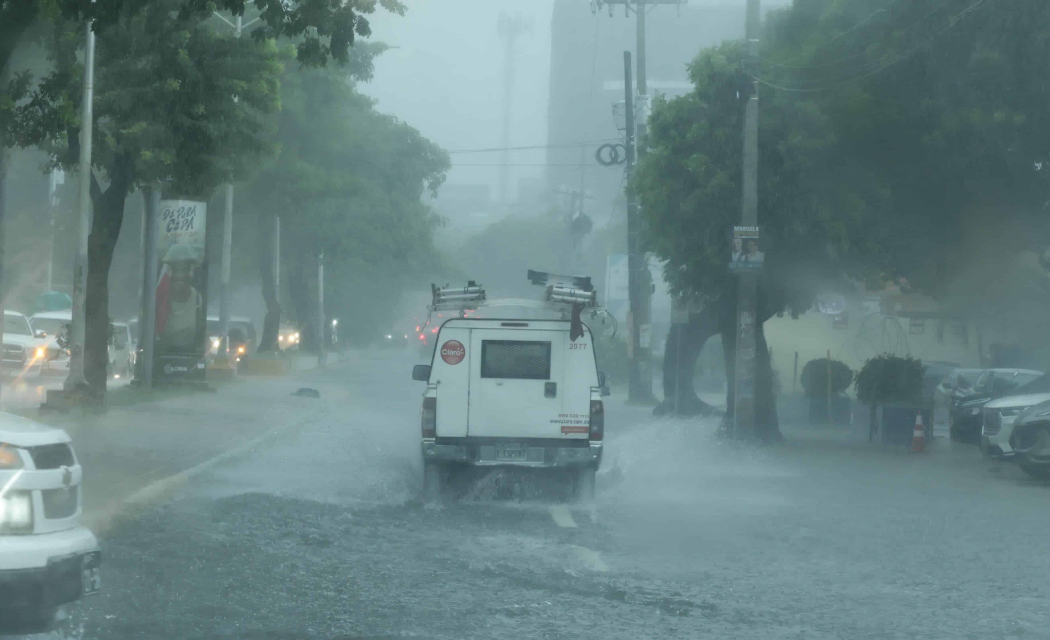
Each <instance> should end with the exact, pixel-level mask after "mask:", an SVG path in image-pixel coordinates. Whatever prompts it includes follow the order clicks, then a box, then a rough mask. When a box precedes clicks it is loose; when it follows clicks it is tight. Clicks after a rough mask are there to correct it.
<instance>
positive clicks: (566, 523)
mask: <svg viewBox="0 0 1050 640" xmlns="http://www.w3.org/2000/svg"><path fill="white" fill-rule="evenodd" d="M548 511H550V514H551V517H552V518H554V523H555V524H557V525H558V526H559V527H564V528H566V529H575V528H576V521H575V520H573V519H572V514H571V513H570V512H569V509H568V508H567V507H566V506H565V505H562V504H556V505H552V506H551V508H550V509H548Z"/></svg>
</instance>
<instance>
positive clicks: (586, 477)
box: [573, 467, 598, 502]
mask: <svg viewBox="0 0 1050 640" xmlns="http://www.w3.org/2000/svg"><path fill="white" fill-rule="evenodd" d="M597 471H598V470H597V469H595V468H594V467H586V468H584V469H578V470H577V471H576V478H575V482H573V498H575V499H576V501H577V502H585V501H587V500H593V499H594V476H595V474H596V473H597Z"/></svg>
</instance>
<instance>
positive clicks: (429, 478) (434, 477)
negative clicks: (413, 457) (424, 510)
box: [423, 462, 448, 502]
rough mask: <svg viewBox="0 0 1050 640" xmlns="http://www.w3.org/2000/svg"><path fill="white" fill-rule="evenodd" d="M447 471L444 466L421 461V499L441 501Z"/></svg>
mask: <svg viewBox="0 0 1050 640" xmlns="http://www.w3.org/2000/svg"><path fill="white" fill-rule="evenodd" d="M447 479H448V471H447V470H446V469H445V467H444V466H442V465H439V464H435V463H432V462H424V463H423V500H425V501H426V502H441V500H442V498H443V497H444V493H445V484H446V483H447Z"/></svg>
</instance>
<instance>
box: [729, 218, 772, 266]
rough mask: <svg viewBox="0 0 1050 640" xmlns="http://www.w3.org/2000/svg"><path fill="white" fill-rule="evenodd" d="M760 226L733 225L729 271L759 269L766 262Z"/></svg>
mask: <svg viewBox="0 0 1050 640" xmlns="http://www.w3.org/2000/svg"><path fill="white" fill-rule="evenodd" d="M765 261H766V254H765V253H763V252H762V245H761V238H760V237H759V232H758V227H733V240H732V245H731V246H730V258H729V272H730V273H746V272H749V271H758V270H760V269H761V268H762V265H763V264H765Z"/></svg>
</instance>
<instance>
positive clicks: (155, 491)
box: [83, 409, 324, 534]
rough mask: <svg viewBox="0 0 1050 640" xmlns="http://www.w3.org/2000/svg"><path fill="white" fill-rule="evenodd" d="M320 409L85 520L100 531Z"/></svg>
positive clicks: (147, 487)
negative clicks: (137, 508)
mask: <svg viewBox="0 0 1050 640" xmlns="http://www.w3.org/2000/svg"><path fill="white" fill-rule="evenodd" d="M323 412H324V410H323V409H321V410H319V411H316V412H314V413H312V414H311V415H310V416H309V417H307V418H303V419H300V420H296V421H293V422H289V423H288V424H286V425H283V426H280V427H277V428H276V429H271V430H270V431H267V432H265V433H262V434H260V435H258V436H256V437H254V438H252V439H251V440H249V441H248V442H245V443H244V444H241V445H238V446H236V447H233V448H232V449H228V450H226V451H224V452H223V453H220V454H219V455H217V456H214V457H212V458H209V459H207V460H205V461H204V462H201V463H200V464H198V465H196V466H195V467H191V468H189V469H186V470H185V471H180V472H178V473H176V474H174V475H170V476H167V477H165V478H161V479H160V480H156V481H154V482H151V483H150V484H148V485H146V486H145V487H142V488H141V489H139V490H138V491H136V492H134V493H132V494H131V495H130V496H128V497H126V498H124V499H123V500H121V501H120V502H119V503H118V504H117V505H116V506H115V507H111V508H109V509H106V510H103V511H100V512H97V513H94V514H84V516H83V520H84V524H85V525H86V526H87V527H88V528H89V529H91V530H92V531H94V532H95V533H96V534H100V533H102V532H103V531H105V530H107V529H108V528H109V527H110V526H111V525H112V524H113V522H114V520H115V518H116V516H117V515H119V514H120V513H121V512H123V511H124V510H125V509H127V508H130V507H135V506H141V505H144V504H148V503H150V502H153V501H156V500H158V499H160V498H162V497H163V496H164V495H166V494H168V493H170V492H171V491H172V490H174V489H176V488H177V487H180V486H182V485H184V484H186V483H187V482H188V481H189V479H190V478H192V477H194V476H197V475H200V474H201V473H204V472H205V471H207V470H208V469H210V468H212V467H214V466H215V465H217V464H219V463H221V462H225V461H226V460H229V459H230V458H235V457H237V456H241V455H244V454H245V453H247V452H249V451H251V450H252V449H254V448H255V447H257V446H259V445H260V444H262V443H263V442H265V441H267V440H269V439H271V438H273V437H275V436H278V435H280V434H282V433H284V432H285V431H287V430H289V429H291V428H292V427H297V426H302V425H304V424H306V423H307V422H309V421H310V420H313V419H315V418H316V417H318V416H319V415H321V414H322V413H323Z"/></svg>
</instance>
